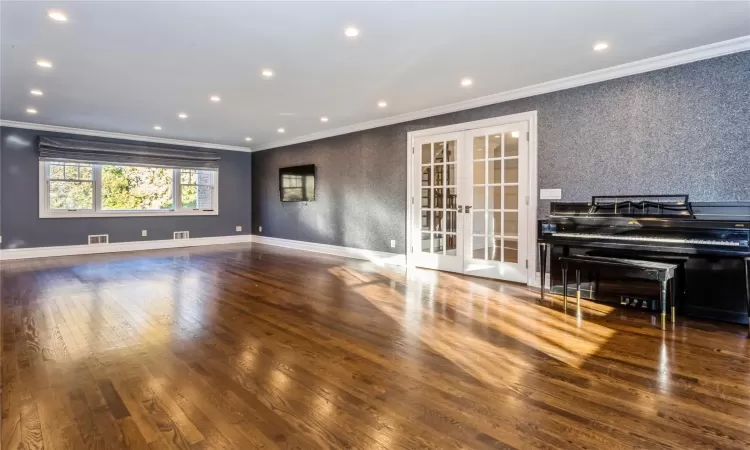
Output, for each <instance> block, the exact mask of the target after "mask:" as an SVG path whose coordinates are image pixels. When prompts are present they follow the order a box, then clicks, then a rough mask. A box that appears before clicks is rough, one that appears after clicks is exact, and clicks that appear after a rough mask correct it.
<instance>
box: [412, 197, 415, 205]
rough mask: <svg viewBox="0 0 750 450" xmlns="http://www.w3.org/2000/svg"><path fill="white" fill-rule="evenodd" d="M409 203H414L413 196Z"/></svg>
mask: <svg viewBox="0 0 750 450" xmlns="http://www.w3.org/2000/svg"><path fill="white" fill-rule="evenodd" d="M411 204H412V205H413V204H414V197H412V198H411Z"/></svg>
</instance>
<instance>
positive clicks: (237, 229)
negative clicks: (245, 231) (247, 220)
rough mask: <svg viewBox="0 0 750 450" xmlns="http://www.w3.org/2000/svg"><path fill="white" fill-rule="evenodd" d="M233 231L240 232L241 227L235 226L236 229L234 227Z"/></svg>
mask: <svg viewBox="0 0 750 450" xmlns="http://www.w3.org/2000/svg"><path fill="white" fill-rule="evenodd" d="M234 231H242V227H241V226H239V225H237V226H236V227H234Z"/></svg>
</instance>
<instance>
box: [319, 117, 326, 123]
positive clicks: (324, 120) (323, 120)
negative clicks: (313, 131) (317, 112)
mask: <svg viewBox="0 0 750 450" xmlns="http://www.w3.org/2000/svg"><path fill="white" fill-rule="evenodd" d="M320 121H321V122H328V117H321V118H320Z"/></svg>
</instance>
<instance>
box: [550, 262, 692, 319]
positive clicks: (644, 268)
mask: <svg viewBox="0 0 750 450" xmlns="http://www.w3.org/2000/svg"><path fill="white" fill-rule="evenodd" d="M560 264H561V265H562V279H563V301H564V305H565V306H564V307H565V309H566V310H567V307H568V268H571V269H575V271H576V302H577V305H578V308H580V307H581V268H589V267H592V266H596V267H608V268H613V269H618V270H620V271H621V273H622V275H623V276H624V277H627V278H636V279H640V280H652V281H658V282H659V284H660V286H661V289H660V301H661V329H662V330H666V329H667V283H669V284H670V285H671V286H670V287H671V288H670V289H669V293H670V296H669V297H670V298H669V303H670V306H671V315H672V322H674V321H675V305H674V275H675V272H676V271H677V267H678V266H677V264H669V263H661V262H653V261H641V260H637V259H623V258H607V257H603V256H586V255H581V256H561V257H560ZM542 291H544V286H542Z"/></svg>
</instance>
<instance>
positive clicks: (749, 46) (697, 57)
mask: <svg viewBox="0 0 750 450" xmlns="http://www.w3.org/2000/svg"><path fill="white" fill-rule="evenodd" d="M747 50H750V35H748V36H743V37H739V38H736V39H730V40H728V41H721V42H716V43H714V44H709V45H704V46H701V47H695V48H690V49H687V50H680V51H678V52H674V53H667V54H665V55H660V56H655V57H652V58H646V59H642V60H639V61H634V62H630V63H626V64H621V65H619V66H612V67H608V68H605V69H599V70H594V71H591V72H586V73H583V74H579V75H573V76H570V77H566V78H560V79H557V80H552V81H546V82H544V83H539V84H534V85H531V86H526V87H522V88H518V89H513V90H510V91H505V92H500V93H497V94H492V95H487V96H484V97H477V98H473V99H469V100H464V101H460V102H457V103H451V104H448V105H443V106H436V107H433V108H427V109H422V110H419V111H414V112H409V113H404V114H399V115H396V116H391V117H384V118H382V119H377V120H371V121H367V122H361V123H357V124H353V125H347V126H345V127H339V128H334V129H331V130H326V131H321V132H318V133H311V134H307V135H304V136H299V137H295V138H290V139H284V140H279V141H273V142H270V143H268V144H263V145H259V146H258V147H255V148H253V149H252V151H254V152H257V151H261V150H268V149H272V148H277V147H284V146H287V145H292V144H299V143H302V142H309V141H315V140H318V139H323V138H327V137H332V136H339V135H342V134H348V133H354V132H356V131H362V130H368V129H372V128H378V127H383V126H387V125H395V124H397V123H403V122H410V121H412V120H418V119H424V118H426V117H434V116H439V115H441V114H448V113H453V112H457V111H463V110H467V109H473V108H478V107H481V106H487V105H493V104H496V103H503V102H507V101H510V100H517V99H519V98H525V97H532V96H534V95H540V94H547V93H550V92H555V91H562V90H565V89H571V88H575V87H579V86H585V85H587V84H593V83H599V82H602V81H607V80H612V79H615V78H622V77H627V76H630V75H637V74H640V73H645V72H651V71H654V70H659V69H666V68H668V67H673V66H679V65H682V64H688V63H691V62H696V61H701V60H704V59H710V58H716V57H719V56H724V55H729V54H732V53H738V52H743V51H747Z"/></svg>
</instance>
